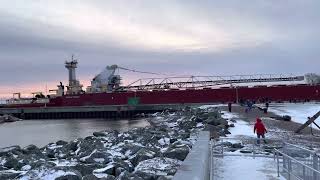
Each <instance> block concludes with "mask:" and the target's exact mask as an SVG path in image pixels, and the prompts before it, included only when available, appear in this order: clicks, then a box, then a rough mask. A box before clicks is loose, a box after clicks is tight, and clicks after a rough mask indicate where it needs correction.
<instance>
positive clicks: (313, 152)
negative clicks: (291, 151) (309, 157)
mask: <svg viewBox="0 0 320 180" xmlns="http://www.w3.org/2000/svg"><path fill="white" fill-rule="evenodd" d="M285 144H286V145H289V146H293V147H296V148H299V149H302V150H304V151H308V152H310V153H311V154H314V155H317V156H319V157H320V155H319V154H318V153H317V152H315V151H312V150H310V149H306V148H304V147H301V146H298V145H295V144H290V143H287V142H285Z"/></svg>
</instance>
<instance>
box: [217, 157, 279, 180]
mask: <svg viewBox="0 0 320 180" xmlns="http://www.w3.org/2000/svg"><path fill="white" fill-rule="evenodd" d="M213 166H214V169H215V171H214V176H213V177H214V178H213V179H226V180H229V179H232V180H237V179H239V180H243V179H248V180H250V179H252V180H254V179H259V180H264V179H265V180H270V179H281V180H284V178H283V177H282V176H280V177H277V169H276V167H277V164H276V162H275V161H274V160H273V159H272V158H261V157H255V158H252V157H245V156H224V157H223V158H220V157H216V158H214V163H213Z"/></svg>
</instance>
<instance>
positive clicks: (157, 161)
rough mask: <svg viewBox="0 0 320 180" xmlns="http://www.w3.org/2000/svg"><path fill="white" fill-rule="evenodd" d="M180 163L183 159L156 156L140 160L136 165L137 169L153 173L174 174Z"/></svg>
mask: <svg viewBox="0 0 320 180" xmlns="http://www.w3.org/2000/svg"><path fill="white" fill-rule="evenodd" d="M180 164H181V161H179V160H176V159H170V158H160V157H156V158H153V159H147V160H145V161H142V162H140V163H139V164H138V165H137V166H136V168H135V171H136V172H137V171H141V172H145V173H152V174H155V175H173V174H174V173H175V172H176V171H177V168H178V167H179V165H180Z"/></svg>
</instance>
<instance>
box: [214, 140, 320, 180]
mask: <svg viewBox="0 0 320 180" xmlns="http://www.w3.org/2000/svg"><path fill="white" fill-rule="evenodd" d="M256 140H257V139H256V138H250V139H239V138H220V139H219V140H211V167H213V168H214V157H219V156H220V157H223V156H249V157H252V158H255V157H265V158H272V157H273V158H274V160H275V161H276V164H277V167H275V168H277V174H278V177H280V175H281V176H282V177H284V178H286V179H289V180H320V171H319V170H320V155H319V154H318V153H316V152H315V151H312V150H309V149H306V148H304V147H301V146H298V145H295V144H290V143H285V142H282V141H279V140H274V141H273V142H272V145H271V147H272V149H270V152H271V153H268V152H265V149H264V148H265V147H263V145H262V146H257V145H256ZM268 141H270V139H269V140H268ZM229 142H232V143H241V145H245V150H246V151H247V153H243V154H239V153H229V152H230V151H231V152H232V151H234V150H236V149H239V148H235V149H232V147H230V144H229ZM212 173H213V172H212ZM211 177H213V174H211ZM211 179H213V178H211Z"/></svg>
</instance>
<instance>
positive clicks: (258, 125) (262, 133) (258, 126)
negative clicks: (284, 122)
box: [253, 117, 267, 144]
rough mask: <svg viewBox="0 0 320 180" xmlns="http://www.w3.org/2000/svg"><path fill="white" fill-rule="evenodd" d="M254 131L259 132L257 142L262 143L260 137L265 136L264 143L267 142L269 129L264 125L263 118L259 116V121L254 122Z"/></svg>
mask: <svg viewBox="0 0 320 180" xmlns="http://www.w3.org/2000/svg"><path fill="white" fill-rule="evenodd" d="M253 133H257V138H258V139H257V144H260V137H262V138H263V141H264V143H265V144H266V143H267V141H266V139H265V133H267V129H266V127H265V126H264V124H263V123H262V120H261V119H260V118H259V117H257V121H256V123H255V124H254V129H253Z"/></svg>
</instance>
